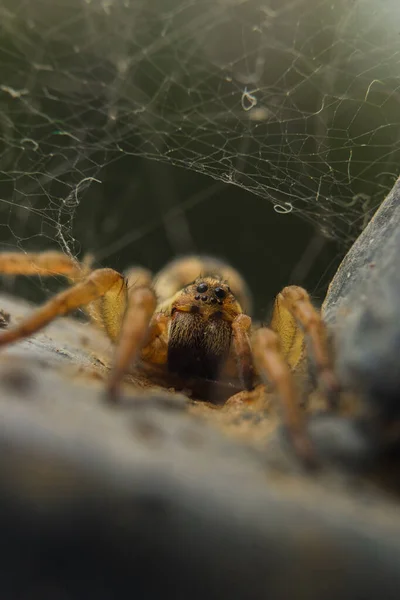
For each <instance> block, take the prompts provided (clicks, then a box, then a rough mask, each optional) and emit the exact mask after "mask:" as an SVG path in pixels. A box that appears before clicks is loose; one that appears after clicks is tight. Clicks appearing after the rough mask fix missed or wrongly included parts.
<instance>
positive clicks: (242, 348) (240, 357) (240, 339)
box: [232, 313, 254, 390]
mask: <svg viewBox="0 0 400 600" xmlns="http://www.w3.org/2000/svg"><path fill="white" fill-rule="evenodd" d="M250 328H251V318H250V317H249V316H247V315H245V314H243V313H242V314H240V315H237V316H236V317H235V318H234V320H233V321H232V333H233V347H234V350H235V354H236V363H237V370H238V373H239V378H240V381H241V383H242V385H243V387H244V389H245V390H252V389H253V387H254V368H253V356H252V350H251V344H250V339H249V332H250Z"/></svg>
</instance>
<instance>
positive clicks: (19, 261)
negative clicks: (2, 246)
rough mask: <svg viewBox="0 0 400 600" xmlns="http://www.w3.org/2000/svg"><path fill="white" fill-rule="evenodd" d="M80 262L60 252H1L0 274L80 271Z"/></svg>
mask: <svg viewBox="0 0 400 600" xmlns="http://www.w3.org/2000/svg"><path fill="white" fill-rule="evenodd" d="M81 270H82V267H81V265H80V263H79V262H78V261H76V260H74V259H72V258H70V257H69V256H66V255H65V254H63V253H62V252H56V251H54V252H53V251H49V252H37V253H35V252H28V253H27V254H24V253H23V252H1V253H0V274H3V273H4V274H6V275H43V276H49V275H64V276H65V277H68V278H69V277H75V276H76V275H77V274H78V273H81Z"/></svg>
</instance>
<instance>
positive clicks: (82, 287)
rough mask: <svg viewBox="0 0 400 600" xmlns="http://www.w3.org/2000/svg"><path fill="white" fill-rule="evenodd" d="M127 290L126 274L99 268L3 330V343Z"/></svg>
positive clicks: (0, 340) (1, 335)
mask: <svg viewBox="0 0 400 600" xmlns="http://www.w3.org/2000/svg"><path fill="white" fill-rule="evenodd" d="M121 292H123V293H125V294H126V283H125V280H124V278H123V277H122V275H120V274H119V273H117V271H114V270H113V269H97V270H96V271H93V272H92V273H91V274H90V275H89V276H88V277H87V278H86V279H84V280H83V281H81V282H80V283H77V284H75V285H74V286H73V287H71V288H69V289H67V290H65V291H64V292H61V293H59V294H57V295H56V296H54V297H53V298H51V299H50V300H49V301H48V302H46V303H45V304H44V305H43V306H41V307H39V308H37V309H36V310H35V311H34V312H33V313H32V314H31V315H29V316H28V317H27V318H26V319H24V320H23V321H22V323H20V324H19V325H17V326H16V327H14V328H12V329H8V330H7V331H4V332H1V333H0V346H4V345H5V344H10V343H12V342H16V341H18V340H20V339H22V338H25V337H28V336H30V335H32V334H33V333H35V332H36V331H39V330H40V329H42V328H43V327H45V326H46V325H47V324H48V323H50V321H52V320H53V319H55V318H56V317H58V316H62V315H65V314H67V313H69V312H71V311H73V310H75V309H77V308H79V307H80V306H84V305H86V304H89V302H93V301H94V300H97V299H98V298H100V297H102V296H106V295H107V294H111V295H112V296H114V295H117V296H121Z"/></svg>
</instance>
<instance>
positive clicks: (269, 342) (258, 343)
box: [253, 327, 317, 467]
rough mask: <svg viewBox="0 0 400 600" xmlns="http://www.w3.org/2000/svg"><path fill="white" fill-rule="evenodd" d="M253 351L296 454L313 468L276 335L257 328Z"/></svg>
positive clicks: (310, 447)
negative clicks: (272, 387)
mask: <svg viewBox="0 0 400 600" xmlns="http://www.w3.org/2000/svg"><path fill="white" fill-rule="evenodd" d="M253 348H254V349H253V353H254V358H255V361H256V365H257V369H258V372H259V373H260V375H261V377H262V378H263V379H266V380H267V382H268V383H270V384H272V385H273V386H274V388H275V389H276V391H277V393H278V395H279V401H280V405H281V407H282V409H283V415H282V417H283V423H284V425H285V427H286V430H287V432H288V435H289V439H290V441H291V443H292V445H293V447H294V449H295V452H296V454H297V455H298V456H299V458H300V459H301V460H302V462H303V463H304V464H305V465H307V466H309V467H315V466H316V465H317V458H316V453H315V450H314V447H313V445H312V442H311V440H310V438H309V435H308V432H307V427H306V420H305V417H304V413H303V411H302V409H301V407H300V399H299V396H298V393H297V390H296V386H295V381H294V378H293V375H292V372H291V370H290V368H289V365H288V364H287V363H286V361H285V359H284V357H283V354H282V351H281V347H280V340H279V336H278V334H276V333H275V332H274V331H272V330H271V329H267V328H266V327H263V328H261V329H259V330H258V331H256V332H255V334H254V337H253Z"/></svg>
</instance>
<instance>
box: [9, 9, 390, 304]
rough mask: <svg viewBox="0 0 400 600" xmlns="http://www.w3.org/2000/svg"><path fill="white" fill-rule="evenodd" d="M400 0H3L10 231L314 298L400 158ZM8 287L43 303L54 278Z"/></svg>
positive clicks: (35, 245)
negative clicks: (212, 263) (217, 264)
mask: <svg viewBox="0 0 400 600" xmlns="http://www.w3.org/2000/svg"><path fill="white" fill-rule="evenodd" d="M399 17H400V5H399V4H398V2H397V0H396V1H395V0H382V1H381V2H379V3H377V2H376V1H375V0H354V1H352V2H348V0H331V1H329V2H327V1H323V0H322V1H321V0H296V1H294V0H280V1H278V0H276V1H275V0H264V1H262V0H248V1H243V0H219V1H216V0H213V1H211V0H103V1H100V0H71V1H68V0H35V1H32V2H26V1H25V2H24V1H21V0H19V1H18V0H17V1H15V0H14V1H11V0H2V2H1V6H0V32H1V36H0V248H1V249H2V250H10V249H15V248H18V249H21V250H24V251H28V250H41V249H48V248H53V247H56V248H60V249H62V250H63V251H64V252H70V253H71V254H73V255H74V256H83V255H84V254H85V253H87V252H92V253H94V255H95V257H96V259H97V261H98V263H99V264H102V265H103V266H111V267H114V268H116V269H118V270H123V269H124V268H126V267H127V266H128V265H132V264H137V263H140V264H142V265H144V266H146V267H149V268H151V269H152V270H155V271H156V270H157V269H159V268H161V267H162V266H163V265H164V264H165V262H166V261H167V260H169V259H170V258H172V257H174V256H176V255H180V254H184V253H187V252H196V253H206V254H213V255H216V256H219V257H222V258H224V259H226V260H228V261H229V262H231V263H232V264H233V265H234V266H236V267H238V268H239V269H240V270H241V272H242V273H243V274H244V275H245V277H246V279H247V280H248V282H249V284H250V286H251V288H252V289H253V291H254V294H255V297H256V311H257V313H258V314H259V315H260V316H261V315H263V314H265V311H266V310H267V309H268V308H269V306H270V304H271V300H272V298H273V296H274V295H275V294H276V293H277V292H278V291H279V290H280V289H281V288H282V287H283V286H284V285H287V284H289V283H298V284H301V285H304V286H305V287H307V288H308V289H309V291H310V292H311V293H312V295H313V297H314V299H315V300H316V301H317V302H318V301H319V300H321V299H322V298H323V296H324V293H325V290H326V287H327V285H328V283H329V281H330V279H331V277H332V275H333V273H334V272H335V269H336V268H337V266H338V264H339V262H340V259H341V257H342V256H343V255H344V253H345V252H346V249H347V248H348V247H349V245H350V244H351V242H352V240H353V239H355V237H356V236H357V235H358V234H359V233H360V231H361V230H362V228H363V227H364V226H365V224H366V223H367V222H368V219H369V218H370V216H371V215H372V214H373V212H374V210H375V209H376V207H377V206H378V205H379V204H380V202H381V201H382V200H383V198H384V197H385V195H386V193H387V192H388V191H389V190H390V188H391V186H392V185H393V183H394V181H395V179H396V177H397V175H398V164H399V159H400V155H399V133H400V127H399V126H400V120H399V114H400V111H399V101H400V96H399V94H398V88H399V84H400V75H399V73H400V68H399V67H400V65H399V63H400V36H399V34H400V30H399V25H398V23H399V22H400V19H399ZM4 284H5V286H6V287H7V288H8V289H10V290H13V291H16V292H18V293H22V294H24V295H27V296H29V297H32V298H33V299H35V300H39V299H40V298H41V297H42V296H43V294H45V293H48V292H49V291H50V289H52V284H51V283H49V282H48V281H27V280H26V279H25V280H24V281H18V282H16V281H14V280H10V279H8V280H7V281H5V282H4Z"/></svg>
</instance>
